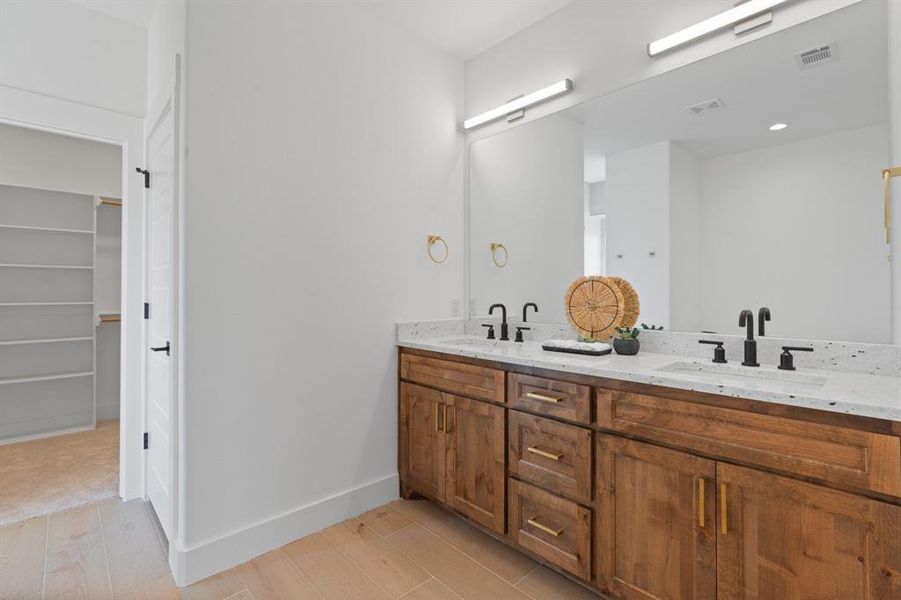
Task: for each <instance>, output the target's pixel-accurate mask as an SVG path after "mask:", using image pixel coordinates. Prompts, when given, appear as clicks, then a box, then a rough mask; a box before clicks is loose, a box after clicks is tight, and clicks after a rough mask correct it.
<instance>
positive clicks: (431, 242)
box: [426, 233, 450, 265]
mask: <svg viewBox="0 0 901 600" xmlns="http://www.w3.org/2000/svg"><path fill="white" fill-rule="evenodd" d="M426 240H427V242H428V252H429V260H431V261H432V262H433V263H436V264H439V265H440V264H441V263H443V262H444V261H446V260H447V256H448V255H449V254H450V248H449V247H448V245H447V240H445V239H444V238H443V237H441V236H440V235H435V234H433V233H430V234H429V235H428V236H427V237H426ZM435 244H442V245H443V246H444V256H443V257H441V258H438V257H436V256H435V253H434V252H433V249H434V247H435Z"/></svg>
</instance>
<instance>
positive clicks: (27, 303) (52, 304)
mask: <svg viewBox="0 0 901 600" xmlns="http://www.w3.org/2000/svg"><path fill="white" fill-rule="evenodd" d="M0 306H94V303H93V302H0Z"/></svg>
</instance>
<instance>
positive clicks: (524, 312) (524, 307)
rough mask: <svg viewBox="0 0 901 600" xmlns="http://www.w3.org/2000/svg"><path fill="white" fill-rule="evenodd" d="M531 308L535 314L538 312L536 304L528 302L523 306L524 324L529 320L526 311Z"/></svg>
mask: <svg viewBox="0 0 901 600" xmlns="http://www.w3.org/2000/svg"><path fill="white" fill-rule="evenodd" d="M530 306H531V307H532V308H534V309H535V312H538V305H537V304H535V303H534V302H526V303H525V304H523V305H522V322H523V323H526V322H527V321H528V319H527V318H526V311H527V310H528V309H529V307H530Z"/></svg>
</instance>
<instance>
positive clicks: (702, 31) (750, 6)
mask: <svg viewBox="0 0 901 600" xmlns="http://www.w3.org/2000/svg"><path fill="white" fill-rule="evenodd" d="M789 1H790V0H748V1H747V2H744V3H742V4H739V5H738V6H736V7H735V8H730V9H729V10H727V11H725V12H721V13H720V14H718V15H716V16H714V17H710V18H709V19H705V20H703V21H701V22H700V23H695V24H694V25H691V26H690V27H686V28H685V29H681V30H679V31H677V32H676V33H673V34H670V35H668V36H666V37H662V38H660V39H659V40H654V41H653V42H651V43H650V44H648V54H649V55H651V56H657V55H658V54H660V53H662V52H666V51H667V50H672V49H673V48H676V47H678V46H681V45H683V44H687V43H688V42H692V41H694V40H696V39H698V38H701V37H704V36H705V35H710V34H711V33H713V32H715V31H718V30H720V29H723V28H724V27H729V26H730V25H735V24H736V23H739V22H741V21H744V20H745V19H748V18H750V17H753V16H755V15H758V14H760V13H762V12H765V11H768V10H770V9H771V8H774V7H776V6H778V5H780V4H784V3H785V2H789Z"/></svg>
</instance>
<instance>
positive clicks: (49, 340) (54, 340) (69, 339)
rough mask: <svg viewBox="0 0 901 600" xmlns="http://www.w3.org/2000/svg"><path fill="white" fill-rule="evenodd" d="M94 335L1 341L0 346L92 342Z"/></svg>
mask: <svg viewBox="0 0 901 600" xmlns="http://www.w3.org/2000/svg"><path fill="white" fill-rule="evenodd" d="M92 341H94V338H93V337H90V336H87V337H64V338H42V339H34V340H9V341H6V342H0V346H21V345H23V344H61V343H64V342H92Z"/></svg>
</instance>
